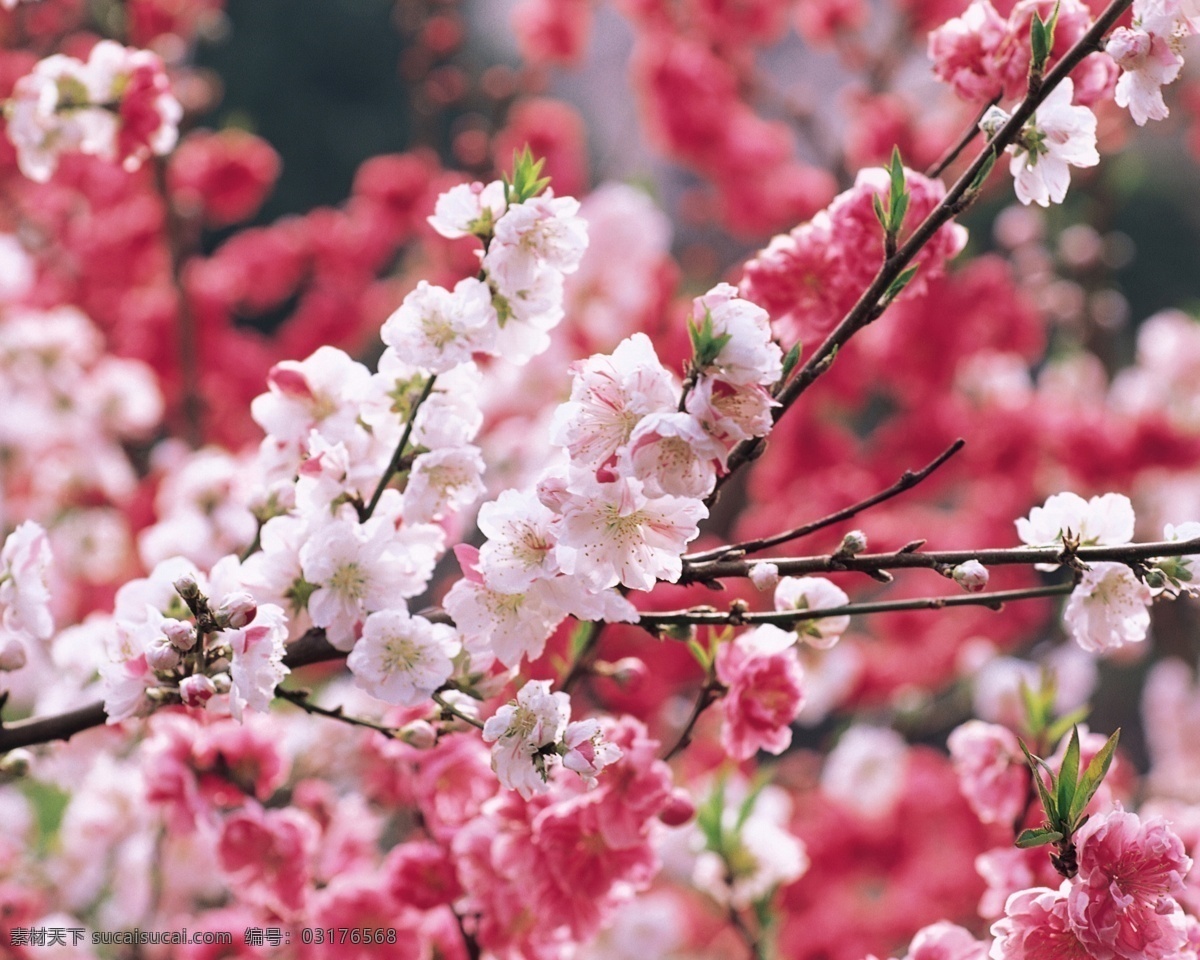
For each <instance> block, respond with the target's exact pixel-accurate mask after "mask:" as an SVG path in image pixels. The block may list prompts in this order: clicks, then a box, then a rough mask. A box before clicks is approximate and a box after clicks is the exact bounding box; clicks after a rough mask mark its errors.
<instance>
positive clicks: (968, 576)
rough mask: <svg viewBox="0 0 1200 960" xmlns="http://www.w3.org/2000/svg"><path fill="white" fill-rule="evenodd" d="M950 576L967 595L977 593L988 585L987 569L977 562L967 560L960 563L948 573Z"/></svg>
mask: <svg viewBox="0 0 1200 960" xmlns="http://www.w3.org/2000/svg"><path fill="white" fill-rule="evenodd" d="M950 576H952V577H953V578H954V582H955V583H957V584H958V585H959V586H960V587H962V588H963V589H964V590H966V591H967V593H978V592H979V591H980V590H982V589H983V588H984V587H986V586H987V585H988V571H987V567H985V566H984V565H983V564H982V563H980V562H979V561H978V560H968V561H967V562H966V563H960V564H959V565H958V566H957V567H955V568H954V569H953V570H951V571H950Z"/></svg>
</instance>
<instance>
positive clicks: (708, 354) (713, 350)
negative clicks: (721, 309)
mask: <svg viewBox="0 0 1200 960" xmlns="http://www.w3.org/2000/svg"><path fill="white" fill-rule="evenodd" d="M688 338H689V339H690V340H691V341H692V362H693V363H694V364H695V365H696V369H697V370H704V369H706V368H708V367H710V366H711V365H712V364H713V363H715V362H716V359H717V357H719V356H720V355H721V351H722V350H724V349H725V344H727V343H729V341H730V340H732V339H733V334H730V333H722V334H715V333H713V320H712V312H711V311H709V310H707V309H706V310H705V311H704V323H702V324H701V325H700V326H699V327H697V326H696V324H695V322H694V321H693V320H691V319H690V318H689V319H688Z"/></svg>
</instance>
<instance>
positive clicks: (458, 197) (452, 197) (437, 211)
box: [429, 180, 508, 240]
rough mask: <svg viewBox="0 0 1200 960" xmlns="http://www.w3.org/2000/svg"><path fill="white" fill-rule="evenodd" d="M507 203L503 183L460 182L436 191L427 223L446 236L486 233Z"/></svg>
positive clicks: (452, 238)
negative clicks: (435, 199)
mask: <svg viewBox="0 0 1200 960" xmlns="http://www.w3.org/2000/svg"><path fill="white" fill-rule="evenodd" d="M507 206H508V202H507V201H506V200H505V197H504V183H503V182H502V181H500V180H493V181H492V182H491V183H489V184H487V185H484V184H482V183H479V182H476V183H460V184H459V185H458V186H456V187H451V188H450V189H449V190H447V191H445V192H444V193H442V194H440V195H439V196H438V198H437V203H435V204H434V207H433V216H431V217H429V225H430V226H431V227H433V229H434V230H436V231H437V232H438V233H440V234H441V235H442V236H443V237H446V238H447V239H448V240H455V239H457V238H458V237H466V236H470V235H471V234H477V235H478V234H490V233H491V231H492V228H493V225H494V224H495V222H496V220H498V219H499V218H500V217H501V216H503V215H504V211H505V209H506V208H507Z"/></svg>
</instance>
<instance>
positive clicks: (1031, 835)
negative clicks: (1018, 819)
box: [1016, 827, 1063, 850]
mask: <svg viewBox="0 0 1200 960" xmlns="http://www.w3.org/2000/svg"><path fill="white" fill-rule="evenodd" d="M1062 838H1063V835H1062V834H1061V833H1060V832H1059V831H1057V830H1048V829H1047V828H1045V827H1038V828H1037V829H1035V830H1022V831H1021V833H1020V834H1019V835H1018V836H1017V841H1016V843H1017V846H1018V847H1020V848H1021V849H1022V850H1028V849H1029V848H1030V847H1041V846H1044V845H1045V844H1047V843H1057V842H1058V841H1059V840H1061V839H1062Z"/></svg>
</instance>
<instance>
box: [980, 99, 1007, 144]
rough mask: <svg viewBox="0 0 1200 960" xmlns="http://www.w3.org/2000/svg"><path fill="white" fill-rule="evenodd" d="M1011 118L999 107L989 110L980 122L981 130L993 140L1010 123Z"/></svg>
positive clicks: (992, 107) (989, 108)
mask: <svg viewBox="0 0 1200 960" xmlns="http://www.w3.org/2000/svg"><path fill="white" fill-rule="evenodd" d="M1009 119H1010V116H1009V114H1008V113H1006V112H1005V111H1003V110H1001V109H1000V108H999V107H997V106H991V107H988V108H987V112H986V113H985V114H984V115H983V116H982V117H981V118H980V120H979V129H980V130H982V131H983V132H984V134H985V135H986V136H987V137H988V138H989V139H991V138H992V137H994V136H995V135H996V134H997V133H999V132H1000V128H1001V127H1003V126H1004V125H1005V124H1006V123H1008V121H1009Z"/></svg>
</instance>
